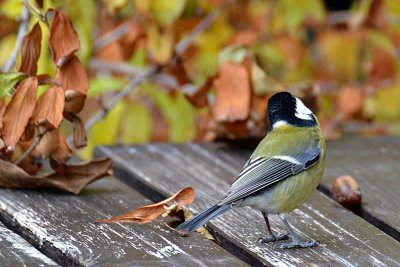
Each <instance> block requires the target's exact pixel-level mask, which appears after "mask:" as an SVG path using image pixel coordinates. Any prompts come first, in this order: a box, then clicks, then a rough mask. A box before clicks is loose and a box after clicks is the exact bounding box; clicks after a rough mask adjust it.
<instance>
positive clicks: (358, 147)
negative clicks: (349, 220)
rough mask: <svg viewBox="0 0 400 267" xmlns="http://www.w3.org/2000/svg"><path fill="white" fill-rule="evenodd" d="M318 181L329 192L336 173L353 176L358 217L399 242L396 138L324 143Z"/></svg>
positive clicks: (398, 140)
mask: <svg viewBox="0 0 400 267" xmlns="http://www.w3.org/2000/svg"><path fill="white" fill-rule="evenodd" d="M327 160H328V163H330V164H327V167H326V171H325V175H324V179H323V181H322V184H323V186H324V187H325V189H327V190H328V191H329V192H331V189H332V182H333V180H334V179H335V178H336V177H338V176H340V175H351V176H353V177H354V178H355V179H356V180H357V181H358V182H359V185H360V189H361V193H362V198H363V200H362V211H361V216H363V217H365V218H366V219H367V220H369V221H371V222H372V223H374V224H377V225H378V226H379V227H382V228H383V230H385V231H388V232H389V233H390V234H391V235H392V236H393V237H394V238H396V239H397V240H398V241H400V220H399V219H400V215H399V211H400V209H399V203H400V194H399V189H400V162H399V160H400V138H398V137H373V138H357V137H349V138H343V139H341V140H340V141H332V142H329V143H328V154H327Z"/></svg>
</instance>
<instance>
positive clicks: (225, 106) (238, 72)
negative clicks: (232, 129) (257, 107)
mask: <svg viewBox="0 0 400 267" xmlns="http://www.w3.org/2000/svg"><path fill="white" fill-rule="evenodd" d="M214 86H215V88H216V91H217V95H216V101H215V103H214V105H213V106H212V112H213V114H214V118H215V120H216V121H236V120H245V119H246V118H247V117H248V116H249V109H250V93H251V90H250V82H249V74H248V72H247V69H246V67H245V66H242V65H239V64H235V63H231V62H228V61H227V62H225V63H224V65H222V67H221V69H220V71H219V77H217V78H216V79H215V80H214Z"/></svg>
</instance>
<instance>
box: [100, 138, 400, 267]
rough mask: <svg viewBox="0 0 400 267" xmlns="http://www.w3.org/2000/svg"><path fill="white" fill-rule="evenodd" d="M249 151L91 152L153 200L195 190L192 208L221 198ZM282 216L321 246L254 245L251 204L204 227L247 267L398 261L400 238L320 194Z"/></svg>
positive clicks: (259, 231) (256, 229)
mask: <svg viewBox="0 0 400 267" xmlns="http://www.w3.org/2000/svg"><path fill="white" fill-rule="evenodd" d="M249 153H250V152H249V151H247V150H235V149H232V148H230V147H228V146H225V145H222V144H220V145H200V144H185V145H170V144H149V145H142V146H134V147H124V146H115V147H110V148H107V147H100V148H98V150H97V154H98V155H99V154H101V155H107V156H109V157H111V158H113V162H114V166H115V175H116V176H117V177H120V178H121V179H122V180H124V181H125V182H126V183H128V184H129V185H131V186H133V187H137V188H147V190H148V192H149V193H151V194H155V193H156V194H158V197H161V196H167V195H170V194H171V193H173V192H175V191H176V190H177V189H179V188H181V187H185V186H192V187H194V188H195V190H196V195H197V197H196V200H195V203H194V204H193V205H192V208H193V210H194V211H196V212H199V211H200V210H202V209H204V208H206V207H208V206H209V205H211V204H214V203H215V202H216V201H218V200H219V199H220V198H221V197H223V196H224V195H225V193H226V191H227V189H228V188H229V185H230V184H231V183H232V182H233V180H234V178H235V177H236V175H237V174H238V173H239V171H240V170H241V168H242V166H243V164H244V163H245V160H246V158H247V157H248V155H249ZM151 194H149V195H148V197H151ZM271 219H272V225H273V228H274V229H276V230H277V231H279V232H282V231H283V227H282V226H281V224H280V223H279V221H278V219H277V218H276V217H272V218H271ZM288 220H289V222H290V223H291V225H292V226H293V228H294V229H295V231H296V232H297V233H298V234H299V236H300V237H301V238H302V239H303V240H309V239H314V240H318V241H319V242H320V243H321V245H320V246H318V247H317V248H312V249H293V250H282V249H279V248H278V247H277V246H276V245H274V244H268V245H263V244H258V243H257V242H256V240H257V239H258V238H259V237H260V236H262V235H264V234H265V232H266V230H265V228H266V227H265V223H264V221H263V219H262V217H261V214H260V213H259V212H256V211H255V210H252V209H250V208H242V209H237V210H234V211H231V212H228V213H226V214H224V215H222V216H220V217H217V218H216V219H214V220H213V221H212V222H210V223H209V227H210V228H211V229H212V230H213V231H214V232H215V234H216V236H217V237H218V239H219V242H220V244H221V245H222V246H223V247H225V248H226V249H228V250H231V251H233V253H235V254H237V255H238V256H239V257H241V258H242V259H244V260H246V261H247V262H248V263H250V264H251V265H262V264H266V265H281V266H319V265H329V266H376V265H382V266H384V265H389V266H392V265H396V264H398V262H400V255H399V253H398V252H399V251H400V243H398V242H397V241H396V240H394V239H393V238H391V237H390V236H388V235H386V234H385V233H383V232H382V231H380V230H379V229H377V228H376V227H374V226H372V225H371V224H369V223H368V222H366V221H365V220H363V219H362V218H360V217H358V216H356V215H354V214H353V213H351V212H349V211H347V210H345V209H344V208H342V207H341V206H340V205H338V204H336V203H335V202H333V201H332V200H331V199H329V198H328V197H326V196H324V195H322V194H321V193H319V192H315V194H314V195H313V196H312V198H311V199H310V201H309V202H307V203H306V204H305V205H304V206H303V207H301V208H300V209H298V210H296V211H295V212H294V213H292V214H291V215H289V216H288ZM196 235H197V233H194V234H192V235H191V236H190V237H189V239H190V238H194V237H196Z"/></svg>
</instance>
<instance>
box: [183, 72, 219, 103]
mask: <svg viewBox="0 0 400 267" xmlns="http://www.w3.org/2000/svg"><path fill="white" fill-rule="evenodd" d="M213 78H214V77H210V78H208V79H207V81H206V82H205V83H204V84H203V85H202V86H200V87H199V88H197V89H195V90H193V91H188V90H185V96H186V99H187V100H189V101H190V103H192V104H193V106H195V107H198V108H200V107H205V106H207V104H208V99H207V94H208V91H210V89H211V87H212V85H213Z"/></svg>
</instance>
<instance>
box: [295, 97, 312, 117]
mask: <svg viewBox="0 0 400 267" xmlns="http://www.w3.org/2000/svg"><path fill="white" fill-rule="evenodd" d="M312 114H313V113H312V111H311V110H310V109H309V108H307V107H306V106H305V105H304V104H303V102H301V100H300V99H298V98H297V97H296V113H295V114H294V115H295V116H296V117H297V118H299V119H301V120H313V116H312Z"/></svg>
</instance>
